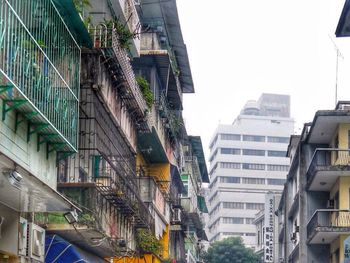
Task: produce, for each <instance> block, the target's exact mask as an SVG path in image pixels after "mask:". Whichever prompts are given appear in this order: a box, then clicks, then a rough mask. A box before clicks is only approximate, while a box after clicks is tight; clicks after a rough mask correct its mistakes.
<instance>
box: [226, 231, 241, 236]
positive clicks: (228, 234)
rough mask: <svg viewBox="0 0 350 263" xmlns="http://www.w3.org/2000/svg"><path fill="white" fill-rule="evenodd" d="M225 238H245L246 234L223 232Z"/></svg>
mask: <svg viewBox="0 0 350 263" xmlns="http://www.w3.org/2000/svg"><path fill="white" fill-rule="evenodd" d="M222 234H223V235H224V236H243V235H244V233H237V232H222Z"/></svg>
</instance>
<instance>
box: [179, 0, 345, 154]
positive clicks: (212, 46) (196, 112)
mask: <svg viewBox="0 0 350 263" xmlns="http://www.w3.org/2000/svg"><path fill="white" fill-rule="evenodd" d="M344 2H345V0H307V1H306V0H293V1H291V0H288V1H287V0H215V1H209V0H177V6H178V13H179V17H180V23H181V27H182V33H183V37H184V41H185V44H186V46H187V50H188V55H189V60H190V65H191V70H192V77H193V81H194V86H195V91H196V92H195V94H184V118H185V123H186V128H187V132H188V134H191V135H200V136H201V137H202V142H203V147H204V150H205V153H206V158H207V159H208V154H209V149H208V145H209V141H210V138H211V137H212V135H213V133H214V131H215V129H216V127H217V125H218V124H220V123H221V124H230V123H232V122H233V120H234V119H235V118H236V117H237V115H238V114H239V112H240V110H241V109H242V107H243V106H244V104H245V102H246V101H247V100H251V99H256V100H257V99H258V98H259V96H260V95H261V93H263V92H265V93H277V94H289V95H290V96H291V115H292V117H293V118H294V120H295V133H296V134H299V133H300V131H301V128H302V125H303V123H305V122H310V121H312V119H313V116H314V114H315V112H316V111H317V110H322V109H334V106H335V86H336V85H335V83H336V58H337V52H336V49H335V46H334V44H335V45H336V46H337V47H338V49H339V50H340V52H341V53H342V55H343V57H344V58H343V59H342V58H339V62H338V82H337V83H338V100H350V38H335V34H334V32H335V30H336V27H337V24H338V20H339V17H340V14H341V11H342V8H343V5H344ZM333 42H334V43H333Z"/></svg>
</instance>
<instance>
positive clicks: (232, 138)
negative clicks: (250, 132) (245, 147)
mask: <svg viewBox="0 0 350 263" xmlns="http://www.w3.org/2000/svg"><path fill="white" fill-rule="evenodd" d="M221 140H227V141H240V140H241V135H240V134H229V133H222V134H221Z"/></svg>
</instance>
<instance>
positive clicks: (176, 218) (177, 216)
mask: <svg viewBox="0 0 350 263" xmlns="http://www.w3.org/2000/svg"><path fill="white" fill-rule="evenodd" d="M171 222H172V223H173V224H176V223H180V222H181V209H180V208H174V209H173V210H172V218H171Z"/></svg>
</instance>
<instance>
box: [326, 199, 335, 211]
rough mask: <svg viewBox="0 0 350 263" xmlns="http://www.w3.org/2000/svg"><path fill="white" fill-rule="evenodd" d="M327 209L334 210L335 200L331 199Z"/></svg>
mask: <svg viewBox="0 0 350 263" xmlns="http://www.w3.org/2000/svg"><path fill="white" fill-rule="evenodd" d="M327 208H331V209H332V208H334V199H330V200H328V201H327Z"/></svg>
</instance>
